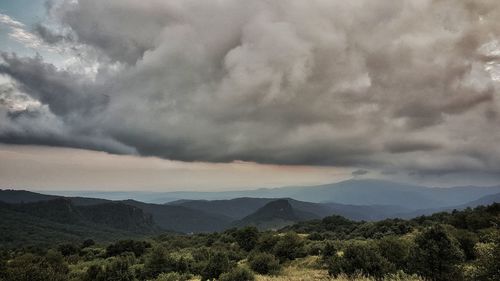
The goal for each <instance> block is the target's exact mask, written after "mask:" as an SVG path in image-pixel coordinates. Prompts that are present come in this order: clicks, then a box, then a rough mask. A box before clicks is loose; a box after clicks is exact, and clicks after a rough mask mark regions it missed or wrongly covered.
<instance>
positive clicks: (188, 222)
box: [0, 190, 233, 233]
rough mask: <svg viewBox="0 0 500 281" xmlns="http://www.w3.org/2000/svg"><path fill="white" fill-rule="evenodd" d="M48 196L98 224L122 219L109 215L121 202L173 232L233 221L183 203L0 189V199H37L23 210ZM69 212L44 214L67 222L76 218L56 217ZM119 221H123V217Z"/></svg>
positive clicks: (217, 227)
mask: <svg viewBox="0 0 500 281" xmlns="http://www.w3.org/2000/svg"><path fill="white" fill-rule="evenodd" d="M51 200H56V201H58V200H64V202H66V201H67V202H68V204H70V206H71V208H74V207H76V206H78V207H79V208H78V210H79V213H78V215H82V214H84V213H85V214H88V215H89V216H90V215H92V214H94V215H93V216H92V217H91V219H92V220H93V221H96V220H99V219H101V220H102V221H100V222H99V223H102V224H111V225H113V224H118V223H120V222H122V219H121V218H120V217H112V215H113V214H121V213H120V212H116V211H117V209H118V208H125V207H124V206H131V207H133V208H132V209H130V210H128V212H129V213H127V210H122V211H123V214H127V215H133V213H132V212H131V210H135V209H138V210H141V212H144V213H145V214H149V215H150V217H151V219H152V222H154V223H155V224H157V225H158V226H159V227H161V228H162V229H165V230H169V231H174V232H183V233H191V232H194V233H198V232H213V231H221V230H224V229H225V228H227V227H228V226H229V224H230V223H231V222H232V221H233V219H232V218H230V217H226V216H224V215H219V214H211V213H205V212H200V211H199V210H195V209H190V208H187V207H183V206H174V205H172V206H169V205H159V204H148V203H143V202H139V201H135V200H124V201H110V200H105V199H97V198H85V197H62V196H52V195H44V194H39V193H35V192H29V191H17V190H0V201H2V202H9V203H23V202H32V203H35V202H36V203H37V204H34V205H30V207H29V208H28V207H27V206H26V209H27V210H29V209H32V210H33V211H34V210H35V209H36V208H38V207H39V206H43V205H44V203H43V202H47V201H51ZM118 203H119V204H118ZM51 204H52V205H53V208H54V210H53V211H54V212H55V211H56V210H58V208H60V207H62V206H57V205H56V204H54V203H53V202H52V203H51ZM70 206H68V207H70ZM63 209H64V208H63ZM101 209H102V210H103V211H104V210H107V211H108V212H109V213H108V214H107V215H104V216H101V214H99V213H98V212H97V210H101ZM43 211H44V212H46V211H47V210H46V209H44V210H43ZM34 213H36V211H34ZM72 214H73V213H71V212H65V210H63V212H61V214H60V215H55V214H52V215H54V216H50V215H49V216H48V217H49V218H51V219H52V220H54V218H56V221H57V222H60V223H67V222H72V221H73V220H75V219H76V218H68V219H67V221H60V219H61V218H62V217H63V215H66V216H69V215H72ZM73 215H75V214H73ZM123 223H124V224H126V223H127V221H124V222H123ZM115 226H116V225H115ZM124 226H125V225H124Z"/></svg>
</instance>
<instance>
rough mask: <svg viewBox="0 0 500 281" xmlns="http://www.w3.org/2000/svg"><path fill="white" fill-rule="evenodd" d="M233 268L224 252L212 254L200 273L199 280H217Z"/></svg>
mask: <svg viewBox="0 0 500 281" xmlns="http://www.w3.org/2000/svg"><path fill="white" fill-rule="evenodd" d="M233 267H234V264H232V263H231V262H230V261H229V258H228V256H227V254H226V253H224V252H212V253H210V256H209V258H208V262H207V264H206V266H205V268H203V270H202V272H201V280H202V281H204V280H212V279H217V278H219V276H220V275H221V274H222V273H224V272H228V271H229V270H231V269H232V268H233Z"/></svg>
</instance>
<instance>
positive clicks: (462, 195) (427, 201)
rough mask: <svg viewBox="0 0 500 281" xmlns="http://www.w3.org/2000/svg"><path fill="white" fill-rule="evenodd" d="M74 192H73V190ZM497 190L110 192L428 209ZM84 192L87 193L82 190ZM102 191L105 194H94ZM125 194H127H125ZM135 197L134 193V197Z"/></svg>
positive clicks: (398, 186) (362, 184)
mask: <svg viewBox="0 0 500 281" xmlns="http://www.w3.org/2000/svg"><path fill="white" fill-rule="evenodd" d="M72 193H73V194H75V192H72ZM496 193H500V186H491V187H481V186H458V187H448V188H437V187H426V186H419V185H412V184H405V183H398V182H392V181H386V180H376V179H352V180H346V181H342V182H337V183H332V184H324V185H316V186H292V187H279V188H261V189H256V190H241V191H222V192H196V191H193V192H190V191H182V192H158V193H145V192H138V193H134V192H129V193H124V192H121V193H116V192H113V193H112V194H114V195H115V197H116V196H118V197H120V198H124V197H128V198H135V199H136V200H139V201H143V202H147V203H160V204H163V203H167V202H172V201H176V200H228V199H234V198H242V197H250V198H292V199H295V200H298V201H305V202H313V203H325V202H334V203H337V204H344V205H388V206H404V207H405V208H408V209H413V210H418V209H430V208H441V207H445V206H456V205H461V204H465V203H467V202H470V201H473V200H477V199H479V198H481V197H483V196H487V195H491V194H496ZM84 194H88V193H85V192H84ZM95 194H101V195H102V194H104V193H102V192H101V193H95ZM127 195H128V196H127ZM134 196H137V198H136V197H134Z"/></svg>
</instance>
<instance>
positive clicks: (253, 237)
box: [234, 226, 259, 251]
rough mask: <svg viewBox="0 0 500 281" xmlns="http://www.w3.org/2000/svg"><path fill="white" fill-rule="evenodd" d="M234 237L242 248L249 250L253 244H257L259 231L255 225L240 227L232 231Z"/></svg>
mask: <svg viewBox="0 0 500 281" xmlns="http://www.w3.org/2000/svg"><path fill="white" fill-rule="evenodd" d="M234 238H235V240H236V242H237V243H238V245H240V247H241V248H242V249H243V250H245V251H251V250H252V249H253V248H255V245H257V241H258V239H259V231H258V230H257V228H256V227H253V226H247V227H244V228H242V229H238V230H237V231H236V232H235V233H234Z"/></svg>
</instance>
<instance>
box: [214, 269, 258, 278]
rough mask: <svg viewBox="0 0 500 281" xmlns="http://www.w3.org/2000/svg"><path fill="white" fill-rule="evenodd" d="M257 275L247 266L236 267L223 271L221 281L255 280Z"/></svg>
mask: <svg viewBox="0 0 500 281" xmlns="http://www.w3.org/2000/svg"><path fill="white" fill-rule="evenodd" d="M253 280H255V276H254V275H253V273H252V272H251V271H250V270H248V269H247V268H245V267H235V268H233V269H232V270H231V271H229V272H226V273H223V274H222V275H221V276H220V278H219V281H253Z"/></svg>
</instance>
